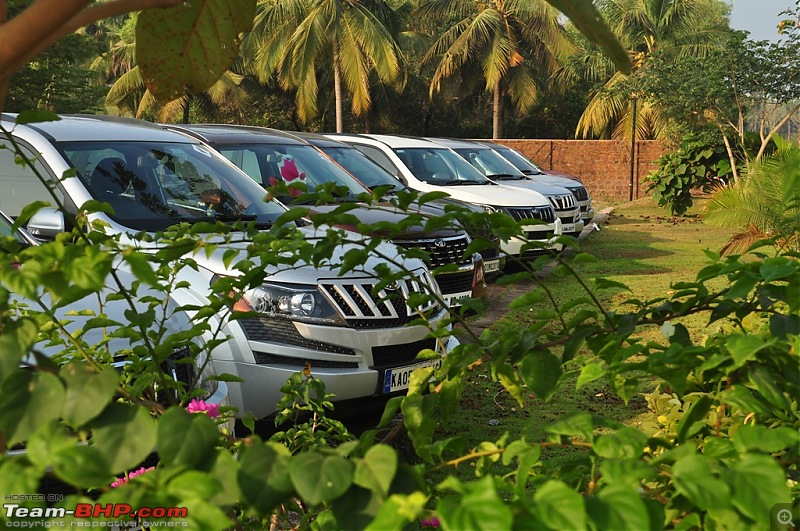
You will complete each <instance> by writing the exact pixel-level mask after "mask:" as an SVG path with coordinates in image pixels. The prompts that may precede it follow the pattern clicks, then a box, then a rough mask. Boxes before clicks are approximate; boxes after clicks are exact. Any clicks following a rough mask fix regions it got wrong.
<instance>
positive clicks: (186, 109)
mask: <svg viewBox="0 0 800 531" xmlns="http://www.w3.org/2000/svg"><path fill="white" fill-rule="evenodd" d="M191 102H192V95H191V94H189V93H188V92H187V93H186V95H185V96H184V98H183V117H182V118H181V120H182V122H181V123H182V124H188V123H189V105H190V103H191Z"/></svg>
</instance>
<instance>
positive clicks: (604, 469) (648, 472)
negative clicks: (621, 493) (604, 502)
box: [600, 459, 655, 489]
mask: <svg viewBox="0 0 800 531" xmlns="http://www.w3.org/2000/svg"><path fill="white" fill-rule="evenodd" d="M600 473H601V475H602V476H603V479H604V480H605V482H606V483H608V484H609V485H614V484H624V485H627V486H628V487H630V488H632V489H637V488H639V486H640V485H641V484H642V481H645V480H648V479H652V478H653V477H654V476H655V471H654V470H653V469H652V468H650V467H649V466H647V464H646V463H644V462H642V461H640V460H639V459H633V460H616V459H605V460H603V463H602V464H601V465H600Z"/></svg>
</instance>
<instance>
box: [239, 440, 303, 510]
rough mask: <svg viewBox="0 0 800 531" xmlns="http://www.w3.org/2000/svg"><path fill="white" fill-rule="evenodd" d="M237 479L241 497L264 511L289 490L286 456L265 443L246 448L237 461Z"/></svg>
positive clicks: (288, 492)
mask: <svg viewBox="0 0 800 531" xmlns="http://www.w3.org/2000/svg"><path fill="white" fill-rule="evenodd" d="M239 464H240V466H239V470H238V473H237V483H238V485H239V490H241V492H242V499H243V500H244V501H246V502H247V503H249V504H250V505H251V506H252V507H254V508H255V509H256V510H257V511H258V512H259V513H260V514H263V515H267V514H270V513H271V512H272V511H274V510H275V508H276V507H278V505H280V504H281V503H284V502H285V501H286V500H287V499H288V498H289V497H290V496H291V495H292V494H293V493H294V488H293V487H292V482H291V479H290V478H289V456H288V455H284V454H280V453H278V452H277V451H276V450H275V448H273V447H271V446H269V445H263V444H260V445H253V446H251V447H249V448H247V451H245V452H244V455H243V456H242V458H241V459H240V462H239Z"/></svg>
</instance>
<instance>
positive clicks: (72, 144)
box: [0, 115, 593, 418]
mask: <svg viewBox="0 0 800 531" xmlns="http://www.w3.org/2000/svg"><path fill="white" fill-rule="evenodd" d="M15 119H16V117H15V116H13V115H3V116H2V125H3V127H4V128H5V129H6V130H9V131H11V135H12V136H13V140H14V142H15V143H16V145H17V148H18V149H21V150H22V151H23V152H24V153H25V154H26V156H27V157H28V158H29V159H30V160H34V161H35V162H34V167H35V168H36V169H38V170H39V172H40V173H41V174H43V175H44V176H45V177H46V178H47V179H49V180H50V183H49V186H45V185H43V184H42V183H41V181H40V179H39V178H38V177H37V176H36V174H35V173H34V172H33V171H32V169H31V168H28V167H25V166H21V165H18V164H16V161H15V157H14V152H13V150H12V149H10V148H11V146H10V145H9V142H8V141H7V140H6V139H0V144H2V147H5V148H7V149H0V186H1V187H2V190H3V194H0V210H4V211H5V212H6V213H8V214H9V215H10V216H12V217H16V216H18V215H19V214H20V213H21V209H22V208H23V207H24V206H25V205H27V204H30V203H32V202H34V201H48V202H51V203H52V198H51V193H52V192H54V193H55V194H56V196H57V197H58V198H59V199H60V201H61V203H62V204H63V205H64V208H65V210H66V211H67V212H68V213H71V214H74V213H76V212H77V211H78V207H79V206H81V205H83V204H84V203H85V202H86V201H89V200H92V199H94V200H100V201H103V202H106V203H108V204H109V205H110V206H111V208H112V209H113V214H106V213H103V212H97V213H94V214H92V217H93V219H94V220H97V221H100V222H102V226H103V227H105V230H106V231H107V232H109V233H111V234H118V235H121V236H122V237H123V239H125V238H128V237H130V236H131V235H133V234H135V233H138V232H140V231H146V232H155V231H159V230H163V229H166V228H167V227H169V226H171V225H174V224H176V223H180V222H185V223H190V224H192V223H198V222H204V221H210V220H211V221H213V220H218V221H231V220H241V221H247V222H253V223H254V224H255V226H256V227H258V228H262V229H265V230H266V229H269V228H270V227H271V226H272V224H273V223H274V222H275V221H276V220H277V219H278V218H279V216H281V215H282V214H283V213H284V212H286V211H287V208H286V207H285V206H284V205H283V204H282V203H281V202H280V201H278V200H271V201H265V200H264V198H265V191H264V187H267V186H270V185H272V184H276V183H278V182H279V181H285V182H289V183H291V182H294V181H298V180H299V181H302V182H304V183H305V185H306V187H307V189H308V190H309V191H310V192H313V191H314V189H315V187H317V186H320V185H322V184H323V183H326V182H334V183H335V184H337V185H338V186H339V189H346V190H348V191H349V193H348V194H347V195H344V196H343V197H341V200H344V201H348V200H352V199H353V198H354V197H356V196H358V195H359V194H361V193H363V192H364V191H365V190H366V188H365V187H370V188H375V187H384V186H385V187H386V188H392V189H394V190H396V191H399V190H400V189H402V188H405V187H409V188H412V189H415V190H418V191H421V192H428V191H436V190H444V191H445V192H447V193H448V194H449V195H450V196H451V198H452V199H451V200H450V201H457V202H462V204H466V205H472V208H479V209H486V210H490V211H502V212H505V213H507V214H509V215H511V216H512V217H513V218H514V219H517V220H526V219H530V220H539V221H541V222H542V223H540V224H535V225H531V226H530V227H529V233H528V234H527V236H528V238H530V239H534V240H541V241H542V242H543V243H544V246H543V248H542V249H537V250H530V249H528V248H527V247H525V248H523V241H522V240H520V241H510V242H501V243H500V245H498V247H499V249H495V250H494V251H492V250H489V251H487V252H485V253H482V254H483V256H472V255H466V253H465V251H466V250H467V247H468V245H469V243H470V238H471V235H470V234H469V233H468V232H467V231H465V230H463V229H461V228H448V229H440V230H436V231H433V232H431V231H425V230H423V229H422V227H412V228H410V229H409V230H408V231H407V232H406V233H403V234H399V235H394V236H393V237H392V243H391V244H389V243H386V244H381V247H380V248H379V254H380V255H382V256H383V257H390V258H391V260H390V261H388V262H387V261H386V260H385V259H383V258H379V257H378V255H377V254H376V255H374V256H373V255H371V256H370V257H369V259H368V261H367V263H366V264H365V265H364V267H363V268H360V269H358V270H355V271H351V272H349V273H347V274H345V275H340V274H339V271H338V267H337V266H335V265H334V264H336V263H337V261H340V260H341V257H342V256H343V255H344V254H345V253H346V252H347V251H348V250H349V248H348V247H347V246H344V247H341V248H339V249H338V250H337V253H338V255H337V256H334V257H332V259H331V265H330V266H326V265H319V264H316V265H314V266H312V265H311V264H309V263H300V264H295V265H293V266H292V267H281V266H275V265H264V266H263V268H264V270H265V273H266V274H265V280H264V281H263V283H262V284H261V285H260V286H257V287H255V288H253V289H250V290H248V291H247V292H245V293H243V294H242V297H241V301H240V306H239V307H240V308H241V309H246V310H249V311H252V312H254V315H253V316H252V317H248V318H245V319H240V320H231V321H228V320H225V319H224V318H221V319H220V320H221V323H220V324H221V326H223V327H224V328H223V331H224V333H225V334H226V335H227V336H228V337H229V338H230V339H229V340H228V341H226V342H225V343H224V344H222V345H220V346H218V347H215V349H214V351H213V369H214V371H216V373H229V374H233V375H235V376H238V377H239V378H241V379H242V380H243V381H242V382H241V383H231V384H229V385H227V386H226V388H227V391H228V392H229V400H230V402H231V403H232V405H234V406H236V407H237V408H238V410H239V413H240V414H246V413H249V414H252V415H254V416H255V417H257V418H262V417H266V416H269V415H271V414H273V413H274V412H275V407H276V404H277V402H278V399H279V398H280V387H281V386H282V385H283V383H284V382H285V381H286V380H287V378H288V377H289V376H290V375H291V374H292V373H295V372H297V371H298V370H299V369H301V368H303V367H305V366H306V364H310V365H311V367H312V370H313V374H314V376H315V377H317V378H321V379H322V380H324V381H325V383H326V387H327V390H328V391H329V392H330V393H333V394H334V395H335V396H336V399H337V400H347V399H363V398H367V397H375V396H390V395H392V394H394V393H398V392H402V391H403V390H404V389H406V388H407V386H408V375H409V374H410V372H411V371H413V370H414V369H415V368H417V367H419V366H421V365H423V364H431V363H433V362H432V361H426V362H420V361H418V360H417V359H416V358H417V354H418V353H419V352H420V351H421V350H423V349H431V350H433V351H436V352H438V353H439V354H440V355H446V354H447V353H448V352H449V351H450V350H452V348H454V347H455V346H456V345H457V344H458V342H457V340H456V339H455V338H453V337H445V338H443V339H442V338H438V339H437V338H432V337H431V336H430V334H429V328H428V327H426V326H422V325H409V323H410V322H411V321H413V320H414V319H415V318H416V317H417V316H418V315H419V314H423V315H425V316H426V318H427V319H428V322H429V323H430V326H431V327H436V326H437V323H439V322H440V321H442V320H444V319H446V317H447V314H448V310H449V309H450V307H452V306H455V305H457V304H458V301H459V300H460V299H463V298H465V297H469V296H471V295H473V293H474V290H475V289H479V288H480V287H481V286H482V284H483V274H484V272H492V271H497V270H499V269H500V268H502V267H503V263H504V260H505V256H506V254H511V255H518V254H520V253H521V252H523V251H525V252H531V251H533V252H537V251H538V252H542V250H543V249H544V248H545V247H547V246H551V247H552V246H554V245H555V244H551V243H549V240H550V238H551V237H552V236H553V235H559V234H562V233H563V232H567V233H571V234H577V233H579V232H580V230H581V229H582V227H583V223H585V222H587V221H588V220H589V219H591V215H592V214H593V210H592V209H591V199H590V198H589V196H588V194H587V193H586V190H585V188H583V186H582V185H581V184H580V183H579V182H578V181H575V180H572V179H567V180H560V179H563V178H560V177H552V176H544V175H540V173H541V172H539V171H538V168H535V167H534V166H531V167H527V166H526V165H530V162H529V161H527V162H525V161H526V159H524V158H522V157H520V156H519V155H518V154H516V156H517V157H519V159H520V160H516V161H515V160H514V158H513V157H512V156H510V155H509V156H507V158H503V152H502V151H500V150H502V149H503V148H502V146H499V145H495V144H477V143H470V144H469V145H466V146H461V145H453V146H451V147H453V148H454V149H456V151H454V150H453V149H450V147H448V146H447V144H448V142H450V141H444V140H438V141H434V140H430V139H414V138H406V137H386V136H378V135H372V136H360V135H358V136H356V135H331V136H321V135H310V134H300V133H294V134H292V133H286V132H280V131H274V130H268V129H263V128H248V127H236V126H221V125H193V126H176V125H164V126H158V125H154V124H150V123H147V122H142V121H139V120H131V119H119V118H109V117H100V116H64V117H62V118H61V119H60V120H58V121H48V122H40V123H32V124H16V123H15ZM452 142H455V141H452ZM459 150H466V151H463V152H462V151H459ZM470 150H473V151H475V153H473V152H472V151H470ZM462 156H463V158H462ZM487 161H491V162H487ZM499 161H505V164H506V165H507V166H506V167H505V168H504V169H503V170H502V171H498V170H497V169H496V166H494V165H492V164H497V163H498V162H499ZM521 161H522V162H524V164H521ZM521 166H522V167H521ZM532 168H533V169H532ZM65 175H66V177H64V176H65ZM354 176H355V177H354ZM554 179H555V181H554ZM498 181H499V182H502V183H504V184H498V183H497V182H498ZM547 181H549V182H547ZM506 183H507V184H511V185H513V186H514V188H513V189H512V188H509V187H507V186H506V185H505V184H506ZM556 183H561V184H563V185H565V186H562V187H560V188H559V187H553V184H556ZM567 185H568V186H567ZM48 188H50V190H48ZM537 188H538V190H539V191H537ZM287 199H291V198H290V197H289V198H287ZM447 205H448V203H447V201H444V202H438V203H434V204H426V205H425V206H424V207H421V208H422V209H423V210H424V212H423V213H424V214H425V215H426V216H429V217H435V216H436V215H437V213H441V212H443V211H444V210H445V209H446V208H447ZM311 207H312V209H313V210H314V211H317V212H326V211H329V210H332V209H334V208H336V204H331V205H319V204H314V205H312V206H311ZM350 213H352V214H355V215H356V216H357V217H359V219H363V220H364V222H365V223H373V222H375V221H379V220H389V221H396V220H398V219H399V218H400V217H401V216H404V214H403V213H402V212H400V211H398V210H396V209H394V207H392V206H391V204H390V203H388V202H387V203H384V204H379V205H373V206H370V207H368V206H366V205H360V206H358V207H357V208H356V209H355V210H351V212H350ZM68 219H69V216H64V213H63V212H61V211H59V210H57V209H55V208H45V209H42V210H40V211H39V212H38V213H37V214H36V215H35V216H34V217H33V218H31V220H30V221H29V223H28V229H29V231H30V233H32V234H33V235H34V236H35V237H36V238H37V239H40V240H47V239H51V238H53V237H55V236H57V235H58V234H60V233H62V232H65V231H68V230H70V229H71V227H70V226H68ZM298 224H299V227H298V230H300V231H303V232H304V233H305V237H306V239H308V240H310V241H313V240H314V239H319V238H324V237H325V232H324V230H320V229H315V228H314V227H313V226H311V225H310V224H307V223H304V222H303V221H302V220H301V221H299V222H298ZM349 228H351V229H355V227H349ZM472 230H473V231H474V230H476V229H472ZM475 235H478V236H482V234H481V233H480V231H477V232H473V234H472V237H474V236H475ZM130 242H131V243H132V244H136V245H141V242H139V241H136V240H133V239H131V240H130ZM392 244H394V245H392ZM398 247H403V248H412V247H414V248H422V249H423V250H425V251H426V252H427V255H426V256H427V260H425V261H423V260H420V259H416V258H408V257H404V256H402V253H398V249H397V248H398ZM229 250H230V249H229V248H228V247H226V245H225V244H224V242H220V246H219V247H218V248H217V249H216V251H214V252H213V253H210V254H202V255H196V256H193V257H192V258H193V259H194V260H195V261H196V262H197V267H195V268H183V269H181V273H180V274H181V275H182V276H181V278H180V279H179V280H180V281H182V282H181V283H180V286H181V287H180V288H178V289H176V290H175V291H174V292H173V294H172V297H173V298H174V303H175V305H176V307H203V306H207V305H208V304H209V303H210V300H209V297H210V285H211V283H212V282H214V281H215V280H217V279H219V278H224V277H226V276H236V275H239V274H240V272H239V271H238V270H237V269H236V268H235V264H230V263H229V261H228V260H226V259H225V255H226V251H229ZM142 251H143V252H147V249H142ZM426 262H427V263H426ZM379 264H385V265H387V266H388V267H389V268H390V269H391V270H394V271H400V270H404V271H405V272H406V273H405V274H404V276H402V277H401V279H400V280H399V281H398V282H395V283H392V285H391V286H387V287H385V288H384V289H383V290H377V291H376V290H375V289H374V288H375V286H376V285H377V284H378V283H379V282H380V279H378V278H376V276H375V273H374V272H375V270H376V268H378V265H379ZM447 264H455V267H451V268H449V270H448V271H447V272H446V273H441V274H438V275H437V276H436V279H435V280H433V279H432V278H431V275H430V273H429V270H430V268H432V267H436V266H440V265H447ZM389 291H391V293H389ZM415 293H427V294H428V295H432V296H433V299H432V300H431V299H430V298H429V299H427V302H425V303H423V307H419V306H413V305H411V304H410V303H409V298H411V299H414V297H413V295H414V294H415ZM188 318H191V312H190V313H189V315H188ZM203 340H205V338H198V341H203Z"/></svg>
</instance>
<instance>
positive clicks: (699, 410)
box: [676, 395, 713, 443]
mask: <svg viewBox="0 0 800 531" xmlns="http://www.w3.org/2000/svg"><path fill="white" fill-rule="evenodd" d="M712 403H713V401H712V400H711V397H710V396H708V395H703V396H701V397H700V398H698V399H697V400H696V401H695V402H693V403H692V405H691V406H690V407H689V410H688V411H687V412H686V413H685V414H684V415H683V417H681V421H680V423H679V424H678V433H677V435H676V438H677V440H678V442H680V443H682V442H686V439H689V438H691V437H693V436H694V435H696V434H697V433H698V432H699V431H700V430H702V429H703V427H705V425H706V415H708V410H709V409H710V408H711V404H712Z"/></svg>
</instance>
